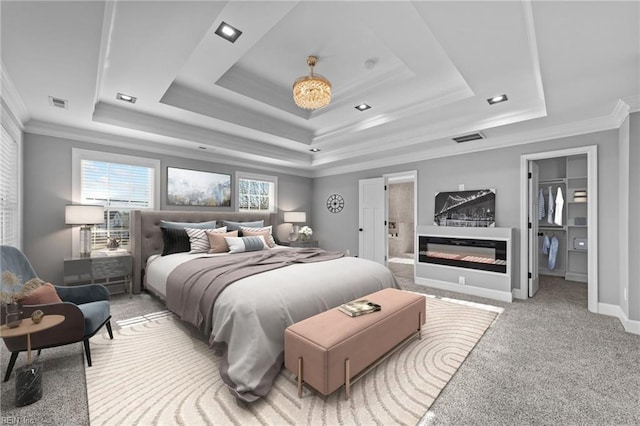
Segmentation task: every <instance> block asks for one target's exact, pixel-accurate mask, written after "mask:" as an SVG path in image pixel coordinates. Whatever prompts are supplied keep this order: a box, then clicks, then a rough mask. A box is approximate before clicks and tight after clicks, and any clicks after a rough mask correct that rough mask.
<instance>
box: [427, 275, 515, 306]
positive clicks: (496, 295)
mask: <svg viewBox="0 0 640 426" xmlns="http://www.w3.org/2000/svg"><path fill="white" fill-rule="evenodd" d="M415 282H416V284H419V285H424V286H428V287H434V288H439V289H440V290H448V291H455V292H458V293H464V294H470V295H472V296H479V297H486V298H489V299H495V300H500V301H501V302H512V301H513V296H512V294H511V292H507V291H499V290H491V289H488V288H482V287H475V286H470V285H460V284H455V283H450V282H446V281H438V280H431V279H428V278H421V277H416V279H415Z"/></svg>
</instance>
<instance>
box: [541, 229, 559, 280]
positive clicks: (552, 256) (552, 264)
mask: <svg viewBox="0 0 640 426" xmlns="http://www.w3.org/2000/svg"><path fill="white" fill-rule="evenodd" d="M559 246H560V241H558V238H557V237H556V236H555V235H552V236H551V238H549V236H548V235H547V234H544V238H543V239H542V254H546V255H548V256H549V258H548V259H547V269H548V270H550V271H553V270H554V269H555V268H556V261H557V260H558V247H559Z"/></svg>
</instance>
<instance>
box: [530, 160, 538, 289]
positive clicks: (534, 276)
mask: <svg viewBox="0 0 640 426" xmlns="http://www.w3.org/2000/svg"><path fill="white" fill-rule="evenodd" d="M529 223H530V224H531V226H530V228H529V297H533V296H534V295H535V294H536V292H537V291H538V286H539V283H540V281H539V277H538V165H537V164H536V163H534V162H533V161H529Z"/></svg>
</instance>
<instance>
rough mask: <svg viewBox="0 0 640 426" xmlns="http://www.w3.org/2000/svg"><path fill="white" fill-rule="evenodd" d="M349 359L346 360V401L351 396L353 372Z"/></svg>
mask: <svg viewBox="0 0 640 426" xmlns="http://www.w3.org/2000/svg"><path fill="white" fill-rule="evenodd" d="M349 370H350V365H349V358H347V359H345V360H344V399H345V400H347V401H348V400H349V397H350V396H351V372H350V371H349Z"/></svg>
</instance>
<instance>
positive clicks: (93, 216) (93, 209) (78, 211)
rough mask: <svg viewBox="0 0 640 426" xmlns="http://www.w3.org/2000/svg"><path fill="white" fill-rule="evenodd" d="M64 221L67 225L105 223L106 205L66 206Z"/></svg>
mask: <svg viewBox="0 0 640 426" xmlns="http://www.w3.org/2000/svg"><path fill="white" fill-rule="evenodd" d="M64 223H66V224H67V225H96V224H98V223H104V207H102V206H91V205H87V204H73V205H68V206H65V209H64Z"/></svg>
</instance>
